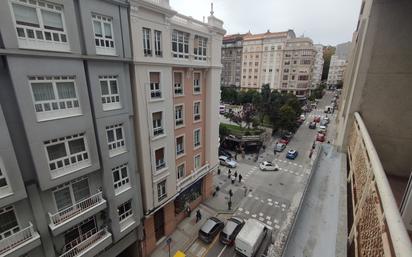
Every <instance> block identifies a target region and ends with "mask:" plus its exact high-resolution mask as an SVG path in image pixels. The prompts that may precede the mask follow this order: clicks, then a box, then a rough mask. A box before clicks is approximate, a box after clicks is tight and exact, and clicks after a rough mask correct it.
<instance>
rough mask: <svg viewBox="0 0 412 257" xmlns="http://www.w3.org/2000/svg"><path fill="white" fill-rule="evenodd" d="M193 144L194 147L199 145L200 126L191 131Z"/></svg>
mask: <svg viewBox="0 0 412 257" xmlns="http://www.w3.org/2000/svg"><path fill="white" fill-rule="evenodd" d="M193 146H194V148H198V147H200V128H199V129H195V130H194V131H193Z"/></svg>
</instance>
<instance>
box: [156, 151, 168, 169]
mask: <svg viewBox="0 0 412 257" xmlns="http://www.w3.org/2000/svg"><path fill="white" fill-rule="evenodd" d="M155 161H156V170H157V171H158V170H160V169H163V168H164V167H166V162H165V149H164V148H160V149H157V150H156V151H155Z"/></svg>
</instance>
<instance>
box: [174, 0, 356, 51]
mask: <svg viewBox="0 0 412 257" xmlns="http://www.w3.org/2000/svg"><path fill="white" fill-rule="evenodd" d="M211 2H213V6H214V8H213V9H214V15H215V16H216V17H217V18H219V19H221V20H223V22H224V25H223V27H224V29H226V31H227V34H235V33H246V32H248V31H249V30H250V32H251V33H263V32H266V31H267V30H268V29H269V30H270V31H272V32H277V31H285V30H288V29H293V30H294V31H295V34H296V36H301V35H304V36H306V37H310V38H311V39H312V40H313V42H314V43H316V44H323V45H333V46H335V45H336V44H339V43H343V42H347V41H351V40H352V33H353V32H354V31H355V29H356V24H357V20H358V15H359V10H360V6H361V0H170V5H171V7H172V9H174V10H176V11H178V12H179V13H181V14H184V15H186V16H192V17H193V18H195V19H198V20H202V19H203V17H207V16H209V15H210V3H211Z"/></svg>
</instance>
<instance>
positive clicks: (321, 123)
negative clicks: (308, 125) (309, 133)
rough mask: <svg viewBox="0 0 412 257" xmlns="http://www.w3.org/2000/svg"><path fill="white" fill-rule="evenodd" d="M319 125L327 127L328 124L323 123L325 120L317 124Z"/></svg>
mask: <svg viewBox="0 0 412 257" xmlns="http://www.w3.org/2000/svg"><path fill="white" fill-rule="evenodd" d="M319 125H321V126H325V127H326V126H327V125H328V122H327V121H325V120H321V121H320V123H319Z"/></svg>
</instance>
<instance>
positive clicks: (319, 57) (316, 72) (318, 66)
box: [311, 44, 324, 89]
mask: <svg viewBox="0 0 412 257" xmlns="http://www.w3.org/2000/svg"><path fill="white" fill-rule="evenodd" d="M313 46H314V47H315V49H316V55H315V64H314V66H313V72H312V85H311V89H315V88H316V87H318V86H319V85H320V82H321V80H322V71H323V63H324V60H323V46H322V45H320V44H315V45H313Z"/></svg>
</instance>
